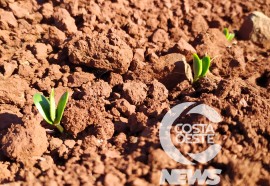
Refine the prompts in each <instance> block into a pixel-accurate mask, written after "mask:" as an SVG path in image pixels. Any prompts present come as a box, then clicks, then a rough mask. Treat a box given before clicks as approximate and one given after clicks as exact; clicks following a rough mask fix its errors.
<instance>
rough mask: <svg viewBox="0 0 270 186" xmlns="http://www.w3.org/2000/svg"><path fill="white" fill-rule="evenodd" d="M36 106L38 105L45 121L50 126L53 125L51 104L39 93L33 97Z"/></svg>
mask: <svg viewBox="0 0 270 186" xmlns="http://www.w3.org/2000/svg"><path fill="white" fill-rule="evenodd" d="M33 100H34V104H35V105H36V107H37V109H38V111H39V113H40V114H41V115H42V117H43V118H44V119H45V121H46V122H47V123H49V124H53V122H52V121H51V118H50V103H49V100H48V99H47V98H46V97H44V96H43V95H41V94H39V93H37V94H35V95H34V97H33Z"/></svg>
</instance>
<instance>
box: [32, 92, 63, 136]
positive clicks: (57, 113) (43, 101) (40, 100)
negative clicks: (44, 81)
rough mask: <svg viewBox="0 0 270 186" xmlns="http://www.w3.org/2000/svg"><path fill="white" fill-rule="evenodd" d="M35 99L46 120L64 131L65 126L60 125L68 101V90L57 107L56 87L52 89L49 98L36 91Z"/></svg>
mask: <svg viewBox="0 0 270 186" xmlns="http://www.w3.org/2000/svg"><path fill="white" fill-rule="evenodd" d="M33 99H34V103H35V105H36V107H37V109H38V111H39V113H40V114H41V115H42V117H43V118H44V120H45V121H46V122H47V123H48V124H50V125H53V126H55V127H56V128H57V129H58V130H59V131H60V132H61V133H62V132H63V131H64V128H63V127H62V126H61V125H60V122H61V119H62V116H63V113H64V110H65V107H66V104H67V101H68V92H65V93H64V94H63V95H62V96H61V98H60V100H59V102H58V105H57V107H56V105H55V99H54V89H52V91H51V94H50V97H49V99H48V98H46V97H45V96H43V95H41V94H39V93H36V94H35V95H34V97H33Z"/></svg>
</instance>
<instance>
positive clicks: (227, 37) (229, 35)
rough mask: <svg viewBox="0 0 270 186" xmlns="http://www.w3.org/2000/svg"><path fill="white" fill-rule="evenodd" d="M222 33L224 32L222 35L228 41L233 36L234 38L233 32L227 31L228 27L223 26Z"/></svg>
mask: <svg viewBox="0 0 270 186" xmlns="http://www.w3.org/2000/svg"><path fill="white" fill-rule="evenodd" d="M223 33H224V35H225V37H226V39H227V40H228V41H232V40H233V38H234V36H235V34H234V33H230V32H229V29H228V28H224V29H223Z"/></svg>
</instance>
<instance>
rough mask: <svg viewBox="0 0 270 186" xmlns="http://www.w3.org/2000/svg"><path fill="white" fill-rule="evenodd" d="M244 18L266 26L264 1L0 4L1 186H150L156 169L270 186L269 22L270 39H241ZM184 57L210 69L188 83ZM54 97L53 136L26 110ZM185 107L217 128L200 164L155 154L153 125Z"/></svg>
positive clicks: (187, 147) (30, 0)
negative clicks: (209, 153)
mask: <svg viewBox="0 0 270 186" xmlns="http://www.w3.org/2000/svg"><path fill="white" fill-rule="evenodd" d="M253 11H260V12H262V13H264V14H265V15H266V16H270V1H268V0H264V1H263V0H256V1H240V0H232V1H218V0H212V1H211V0H201V1H195V0H112V1H106V0H95V1H94V0H91V1H87V0H54V1H51V0H24V1H16V0H1V1H0V43H1V45H0V140H1V144H0V147H1V151H0V182H1V183H2V184H4V183H17V184H20V183H21V184H23V185H48V186H53V185H98V186H101V185H105V186H121V185H127V186H129V185H130V186H147V185H150V186H154V185H159V183H160V182H159V181H160V177H161V170H162V169H168V170H172V169H195V168H199V169H222V173H221V175H220V183H219V185H234V186H235V185H250V186H253V185H254V186H255V185H263V186H265V185H266V186H267V185H270V153H269V149H270V143H269V142H270V65H269V64H270V58H269V56H270V29H269V25H270V22H267V21H265V22H263V24H262V26H266V27H267V25H268V31H269V32H268V36H269V37H266V36H264V35H263V36H262V35H260V37H259V40H258V41H257V42H256V41H255V40H256V38H255V39H254V38H253V39H249V38H246V36H245V34H247V32H248V28H246V27H243V28H242V29H241V25H242V24H243V22H244V20H245V18H246V17H247V16H248V15H250V13H252V12H253ZM267 19H268V18H267ZM267 19H266V20H267ZM268 21H269V20H268ZM268 23H269V24H268ZM225 27H227V28H228V29H229V30H230V31H231V32H235V33H236V38H235V39H234V40H233V41H232V42H229V41H227V39H226V38H225V36H224V34H223V28H225ZM266 31H267V28H266ZM260 34H262V33H260ZM254 37H255V36H254ZM193 53H198V55H199V56H201V57H202V56H204V55H205V54H208V55H209V56H211V58H212V59H213V60H212V63H211V67H210V72H209V73H208V74H207V76H206V77H205V78H202V79H200V80H199V81H198V82H195V83H192V82H191V81H190V78H189V76H188V77H187V76H186V74H185V69H184V66H183V65H185V67H187V66H190V67H191V68H192V54H193ZM53 87H54V88H55V92H56V99H57V100H58V99H59V98H60V96H61V95H62V94H63V93H64V92H65V91H69V93H70V97H69V101H68V104H67V107H66V109H65V112H64V116H63V119H62V122H61V124H62V126H63V127H64V129H65V132H64V133H62V134H61V133H60V132H58V131H57V129H55V128H54V127H52V126H50V125H48V124H47V123H46V122H45V121H44V120H43V118H42V116H41V115H40V114H39V112H38V110H37V109H36V107H35V105H34V104H33V95H34V94H35V93H37V92H40V93H42V94H44V95H45V96H49V94H50V92H51V89H52V88H53ZM183 102H198V103H204V104H207V105H208V106H211V107H212V108H214V109H215V110H216V111H217V112H218V113H219V114H220V115H221V116H222V119H223V120H222V122H220V123H218V125H216V128H215V132H216V133H215V143H218V144H220V145H221V146H222V150H221V152H219V153H218V155H217V156H216V157H215V158H214V159H212V160H211V161H210V162H208V163H206V164H196V165H195V166H190V165H188V166H186V165H183V164H180V163H177V162H175V161H174V160H172V159H171V158H170V157H168V156H167V154H166V153H165V152H164V150H163V149H162V147H161V145H160V140H159V127H160V123H161V120H162V118H163V116H164V115H165V114H166V112H167V111H168V110H169V109H170V108H172V107H173V106H175V105H177V104H179V103H183ZM189 121H190V122H192V123H196V122H197V123H198V122H200V121H202V122H203V121H205V119H204V118H202V117H191V118H189ZM206 147H207V144H184V145H182V146H179V149H180V150H181V151H182V152H183V153H187V152H200V151H202V149H205V148H206Z"/></svg>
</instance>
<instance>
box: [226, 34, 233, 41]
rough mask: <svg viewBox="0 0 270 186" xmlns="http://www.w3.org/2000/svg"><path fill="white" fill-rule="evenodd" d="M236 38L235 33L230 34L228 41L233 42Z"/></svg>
mask: <svg viewBox="0 0 270 186" xmlns="http://www.w3.org/2000/svg"><path fill="white" fill-rule="evenodd" d="M234 36H235V34H234V33H230V34H229V36H228V38H227V39H228V41H231V40H233V38H234Z"/></svg>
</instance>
